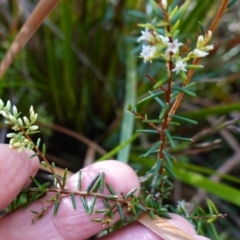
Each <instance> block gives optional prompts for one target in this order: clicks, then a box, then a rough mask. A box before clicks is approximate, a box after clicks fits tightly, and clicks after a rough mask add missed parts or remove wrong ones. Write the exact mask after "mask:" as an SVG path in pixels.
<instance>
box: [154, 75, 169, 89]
mask: <svg viewBox="0 0 240 240" xmlns="http://www.w3.org/2000/svg"><path fill="white" fill-rule="evenodd" d="M168 79H169V76H168V75H166V76H165V77H163V78H162V79H160V80H159V81H158V82H157V83H156V84H155V85H154V86H153V89H156V88H158V87H161V86H162V85H164V84H165V83H166V82H167V81H168Z"/></svg>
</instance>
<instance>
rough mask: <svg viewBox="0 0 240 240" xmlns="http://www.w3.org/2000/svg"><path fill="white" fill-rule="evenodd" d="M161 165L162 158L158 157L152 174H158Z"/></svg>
mask: <svg viewBox="0 0 240 240" xmlns="http://www.w3.org/2000/svg"><path fill="white" fill-rule="evenodd" d="M161 166H162V159H158V160H157V162H156V167H155V168H154V175H155V176H156V175H159V171H160V168H161Z"/></svg>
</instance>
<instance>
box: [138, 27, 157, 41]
mask: <svg viewBox="0 0 240 240" xmlns="http://www.w3.org/2000/svg"><path fill="white" fill-rule="evenodd" d="M141 33H142V36H141V37H139V38H138V42H140V41H147V42H153V41H154V36H153V35H152V34H151V33H150V32H149V31H148V29H145V31H141Z"/></svg>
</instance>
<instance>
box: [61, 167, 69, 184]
mask: <svg viewBox="0 0 240 240" xmlns="http://www.w3.org/2000/svg"><path fill="white" fill-rule="evenodd" d="M67 173H68V170H67V168H65V170H64V173H63V181H62V187H63V188H64V187H65V186H66V182H67Z"/></svg>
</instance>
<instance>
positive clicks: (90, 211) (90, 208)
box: [88, 196, 97, 215]
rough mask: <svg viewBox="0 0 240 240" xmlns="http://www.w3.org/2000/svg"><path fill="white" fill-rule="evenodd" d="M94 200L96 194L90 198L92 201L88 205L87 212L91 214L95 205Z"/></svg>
mask: <svg viewBox="0 0 240 240" xmlns="http://www.w3.org/2000/svg"><path fill="white" fill-rule="evenodd" d="M96 200H97V196H94V197H93V198H92V202H91V204H90V207H89V212H88V214H89V215H91V214H92V213H93V209H94V207H95V204H96Z"/></svg>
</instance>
